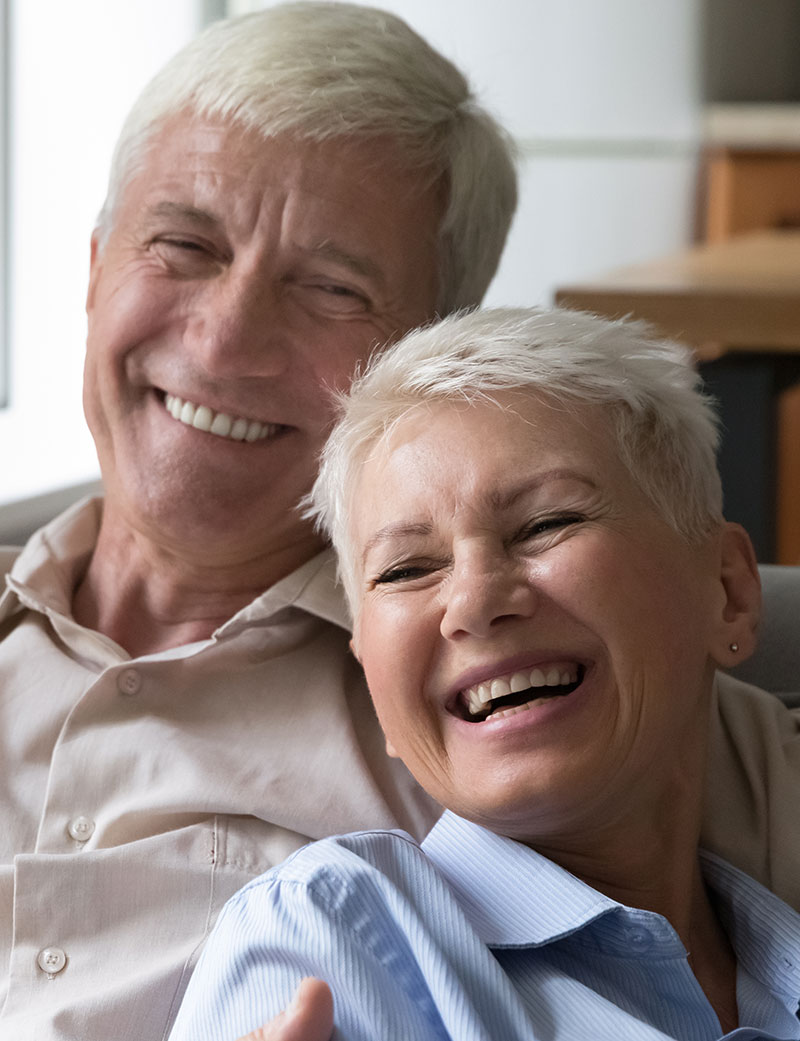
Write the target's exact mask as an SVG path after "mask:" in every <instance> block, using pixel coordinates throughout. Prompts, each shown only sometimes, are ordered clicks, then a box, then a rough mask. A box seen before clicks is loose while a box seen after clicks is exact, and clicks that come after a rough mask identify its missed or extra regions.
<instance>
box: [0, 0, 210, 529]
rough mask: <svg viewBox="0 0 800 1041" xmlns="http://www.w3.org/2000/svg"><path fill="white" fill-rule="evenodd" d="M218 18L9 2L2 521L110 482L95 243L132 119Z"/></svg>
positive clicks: (1, 166)
mask: <svg viewBox="0 0 800 1041" xmlns="http://www.w3.org/2000/svg"><path fill="white" fill-rule="evenodd" d="M208 5H209V0H170V2H169V3H164V0H129V2H128V0H125V2H123V0H115V2H113V3H109V2H108V0H81V2H80V3H77V4H76V3H64V0H36V2H33V0H0V15H1V16H2V19H3V23H2V25H0V31H1V32H2V38H1V39H0V61H2V62H3V67H4V75H5V80H4V81H3V80H0V83H3V87H2V97H3V98H4V99H5V103H4V107H3V105H2V104H0V126H2V127H4V128H5V129H4V134H5V136H4V138H2V144H1V145H0V148H2V149H3V153H4V154H3V155H2V156H0V171H1V172H0V178H2V181H3V182H4V184H5V188H4V190H3V194H2V195H0V199H5V201H6V203H7V205H6V208H5V224H4V226H3V227H2V229H0V230H1V231H2V237H1V240H2V245H1V246H0V249H1V250H2V251H3V252H2V253H0V257H2V259H0V264H1V265H2V266H3V267H4V269H5V270H4V275H5V277H3V272H0V292H4V293H5V304H7V305H8V306H3V302H2V301H0V337H3V338H4V340H5V347H6V359H5V361H3V359H2V353H3V347H2V345H0V368H2V370H3V371H4V374H5V380H4V383H5V387H4V391H5V393H4V395H3V399H1V400H2V403H0V453H1V454H2V463H1V464H0V513H2V510H3V507H4V505H6V504H12V503H20V502H26V501H28V500H34V499H36V498H37V497H40V496H41V495H42V493H45V492H53V491H56V490H59V489H69V488H71V487H73V486H78V487H82V486H85V485H86V484H87V483H90V482H92V481H93V480H95V479H96V478H97V460H96V457H95V453H94V445H93V443H92V440H91V438H90V436H89V433H88V431H87V430H86V425H85V422H84V418H83V412H82V408H81V375H82V368H83V350H84V342H85V338H86V328H85V313H84V298H85V294H86V284H87V278H88V270H89V237H90V234H91V230H92V227H93V225H94V220H95V217H96V215H97V212H98V210H99V208H100V206H101V204H102V202H103V197H104V195H105V187H106V177H107V174H108V166H109V162H110V158H111V151H112V149H113V145H114V141H115V140H116V136H117V133H118V132H119V128H120V126H121V123H122V120H123V118H124V116H125V113H126V112H127V110H128V109H129V108H130V105H131V103H132V102H133V100H134V98H135V97H136V95H137V94H138V93H139V91H140V90H141V88H142V87H143V86H144V84H145V82H146V81H147V80H148V79H149V78H150V77H151V76H152V75H153V73H154V72H155V71H156V70H157V69H158V68H159V67H160V66H161V65H163V64H164V62H165V61H166V60H167V59H168V58H169V57H170V56H171V55H172V54H174V53H175V51H177V50H178V49H179V48H180V47H181V46H182V45H183V44H184V43H185V42H186V41H187V40H189V39H190V38H191V37H192V36H193V35H194V34H195V33H196V32H197V31H198V30H199V29H200V28H201V26H202V24H203V21H204V19H205V18H207V16H208V12H209V11H211V9H212V8H211V7H210V6H208ZM3 51H4V52H5V53H4V54H3V53H2V52H3ZM3 116H4V117H5V118H3ZM0 219H2V218H1V217H0ZM2 531H3V524H2V517H0V535H2ZM2 541H3V539H2V537H0V542H2Z"/></svg>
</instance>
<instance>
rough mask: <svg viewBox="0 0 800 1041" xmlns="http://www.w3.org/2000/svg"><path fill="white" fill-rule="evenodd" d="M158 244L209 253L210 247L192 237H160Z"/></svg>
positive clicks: (191, 251)
mask: <svg viewBox="0 0 800 1041" xmlns="http://www.w3.org/2000/svg"><path fill="white" fill-rule="evenodd" d="M158 244H160V245H161V246H166V247H167V249H170V248H171V249H176V250H183V251H185V252H187V253H207V252H208V247H207V246H205V245H204V244H203V243H202V242H195V241H193V240H192V239H159V240H158Z"/></svg>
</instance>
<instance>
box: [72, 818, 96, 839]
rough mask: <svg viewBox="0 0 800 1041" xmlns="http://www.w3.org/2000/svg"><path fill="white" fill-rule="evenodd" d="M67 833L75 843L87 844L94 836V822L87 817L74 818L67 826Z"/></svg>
mask: <svg viewBox="0 0 800 1041" xmlns="http://www.w3.org/2000/svg"><path fill="white" fill-rule="evenodd" d="M67 831H68V832H69V834H70V835H71V836H72V838H73V839H75V841H76V842H88V840H89V839H90V838H91V837H92V835H93V834H94V821H93V820H89V818H88V817H75V818H74V819H73V820H71V821H70V822H69V824H68V825H67Z"/></svg>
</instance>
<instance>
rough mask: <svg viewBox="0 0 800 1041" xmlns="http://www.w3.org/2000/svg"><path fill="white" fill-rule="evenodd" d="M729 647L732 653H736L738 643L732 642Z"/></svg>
mask: <svg viewBox="0 0 800 1041" xmlns="http://www.w3.org/2000/svg"><path fill="white" fill-rule="evenodd" d="M730 648H731V650H732V651H733V653H734V654H736V652H737V651H738V650H739V644H738V643H732V644H731V645H730Z"/></svg>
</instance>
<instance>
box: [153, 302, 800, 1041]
mask: <svg viewBox="0 0 800 1041" xmlns="http://www.w3.org/2000/svg"><path fill="white" fill-rule="evenodd" d="M716 437H717V435H716V427H715V420H714V416H713V413H712V409H711V407H710V405H709V403H708V402H707V401H706V400H705V399H704V398H703V397H702V396H701V394H700V393H699V391H698V388H697V380H696V376H695V374H694V372H693V370H692V367H691V364H690V362H689V360H688V358H687V356H686V354H685V352H684V351H683V350H682V349H680V348H678V347H677V346H675V345H673V344H670V343H664V342H655V341H653V340H651V339H649V338H647V336H646V335H645V334H644V333H643V332H642V330H641V329H640V328H639V327H638V326H636V325H631V324H621V323H608V322H603V321H600V320H598V319H594V318H591V317H588V316H586V315H578V314H570V313H568V312H534V311H505V312H485V313H482V314H481V313H476V314H472V315H468V316H464V317H460V318H456V319H450V320H447V321H445V322H443V323H441V324H440V325H438V326H436V327H432V328H430V329H427V330H423V331H421V332H418V333H414V334H411V336H409V337H407V338H406V340H405V341H404V342H403V343H402V344H400V345H398V346H397V347H395V348H393V349H392V350H390V351H389V352H387V353H386V354H384V355H383V357H382V358H381V359H380V360H378V361H377V363H376V364H375V365H374V366H373V367H372V368H371V369H370V370H369V371H368V372H367V373H366V375H365V376H363V377H362V378H361V379H360V380H359V381H358V382H357V383H356V384H355V385H354V387H353V389H352V391H351V395H350V397H349V400H348V402H347V404H346V409H345V411H344V415H343V418H342V420H341V422H340V423H339V425H338V427H337V428H336V430H335V432H334V434H333V436H332V438H331V440H330V442H329V444H328V446H327V448H326V452H325V458H324V463H323V468H322V472H321V476H320V478H319V480H318V482H317V484H316V487H315V490H314V493H313V510H314V512H315V513H316V515H317V517H318V518H319V520H320V522H321V524H322V525H323V527H324V529H325V530H326V531H327V532H328V533H329V534H330V536H331V538H332V540H333V543H334V545H335V546H336V548H337V550H338V552H339V555H340V567H341V574H342V579H343V582H344V585H345V589H346V592H347V595H348V597H349V600H350V604H351V607H352V611H353V619H354V636H353V649H354V651H355V653H356V655H357V656H358V658H359V659H360V661H361V662H362V664H363V667H364V670H365V673H366V676H367V680H368V682H369V686H370V690H371V692H372V696H373V699H374V702H375V708H376V711H377V714H378V717H379V719H380V722H381V725H382V727H383V730H384V732H385V735H386V741H387V745H388V747H389V750H390V752H391V753H392V754H393V755H397V756H400V757H401V758H402V759H403V760H404V761H405V763H406V764H407V765H408V766H409V768H410V769H411V771H412V773H413V774H414V775H415V777H416V778H417V780H419V781H420V783H421V784H422V785H423V787H424V788H425V789H426V790H427V791H428V792H429V793H430V794H431V795H433V796H434V797H435V798H436V799H437V800H438V801H439V802H440V803H442V804H443V805H444V806H445V807H446V808H447V812H445V814H444V816H443V817H442V819H441V820H440V822H439V823H438V824H437V825H436V826H435V828H434V829H433V831H432V832H431V834H430V836H429V837H428V838H427V839H426V841H425V842H424V843H423V844H422V847H421V848H420V847H419V846H418V845H416V844H415V843H414V842H412V841H411V839H410V838H409V837H408V836H405V835H403V834H399V833H394V832H393V833H387V832H369V833H362V834H357V835H351V836H345V837H341V838H335V839H328V840H325V841H323V842H319V843H316V844H313V845H310V846H308V847H306V848H305V849H303V850H301V851H300V852H299V853H297V854H295V855H294V856H293V857H292V858H291V859H290V860H289V861H288V862H286V863H285V864H284V865H283V866H281V867H279V868H277V869H275V870H273V871H272V872H270V873H269V874H267V875H265V876H263V877H262V878H261V879H260V880H257V881H256V882H254V883H252V884H251V885H249V886H248V887H247V888H246V889H244V890H243V891H242V892H241V893H240V894H239V895H238V896H237V897H235V898H234V899H233V900H232V901H231V902H230V903H229V905H228V906H227V908H226V910H225V911H224V913H223V915H222V918H221V919H220V921H219V923H218V925H217V927H216V930H215V932H214V934H213V936H212V938H211V941H210V943H209V945H208V947H207V948H206V950H205V952H204V954H203V956H202V958H201V960H200V964H199V967H198V969H197V971H196V972H195V974H194V976H193V978H192V980H191V983H190V985H189V989H188V992H187V998H186V1003H185V1005H184V1008H183V1011H182V1013H181V1015H180V1016H179V1018H178V1024H177V1028H176V1031H175V1034H174V1035H173V1037H174V1038H175V1039H176V1041H178V1039H179V1041H187V1039H198V1041H199V1039H201V1038H206V1037H212V1036H213V1037H216V1038H217V1039H218V1041H224V1039H226V1038H234V1037H236V1036H238V1035H239V1034H242V1033H245V1032H246V1031H247V1030H249V1029H252V1028H253V1027H254V1026H256V1025H257V1024H259V1023H261V1022H262V1021H264V1020H265V1019H267V1018H269V1017H270V1016H271V1015H273V1014H274V1013H275V1012H276V1011H278V1010H279V1009H280V1008H281V1007H283V1006H284V1005H285V1004H286V1003H287V1002H288V1001H289V999H290V997H291V994H292V991H293V989H294V987H295V986H296V983H297V981H298V980H299V979H300V978H301V977H302V976H307V975H315V976H321V977H323V978H324V979H326V980H328V981H329V982H330V984H331V988H332V991H333V996H334V1003H335V1009H336V1024H337V1028H338V1030H339V1031H340V1034H337V1035H336V1036H342V1037H346V1038H349V1039H352V1041H355V1039H364V1041H366V1039H374V1041H394V1039H396V1041H401V1039H402V1041H411V1039H420V1041H423V1039H424V1041H429V1039H433V1038H437V1039H439V1038H450V1039H452V1041H478V1039H481V1041H490V1039H491V1041H516V1039H520V1041H521V1039H523V1038H525V1039H530V1038H536V1039H547V1041H566V1039H569V1041H586V1039H587V1038H592V1039H608V1041H612V1039H613V1041H621V1039H631V1041H633V1039H635V1041H643V1039H656V1038H658V1039H664V1038H677V1039H686V1041H689V1039H691V1041H711V1039H717V1038H720V1037H722V1036H723V1035H727V1034H729V1033H730V1032H731V1031H735V1030H736V1028H737V1027H741V1028H743V1029H741V1030H740V1031H739V1032H738V1033H735V1034H734V1035H732V1036H735V1037H737V1038H741V1039H742V1041H744V1039H745V1038H747V1039H754V1038H765V1039H766V1038H780V1039H789V1038H800V1022H799V1021H798V1019H797V1017H796V1015H795V1013H796V1012H797V1008H798V999H799V998H800V915H798V914H797V913H796V912H795V911H794V910H792V909H791V908H790V907H789V906H788V905H786V904H784V903H783V902H782V901H781V900H780V899H778V898H777V897H776V896H775V895H773V894H772V893H770V892H768V891H767V890H766V889H765V888H763V887H762V886H761V885H759V884H758V883H757V882H755V881H754V880H753V879H751V878H749V877H748V876H747V875H744V874H742V873H741V872H740V871H738V870H736V869H735V868H733V867H732V866H731V865H730V864H728V863H726V862H725V861H724V860H722V859H720V858H719V857H716V856H713V855H710V854H707V853H705V852H703V851H702V850H701V849H700V848H699V834H700V820H701V803H702V793H703V787H704V774H705V764H706V758H707V746H708V736H709V727H710V720H711V707H712V699H713V697H714V687H715V670H716V669H717V667H719V666H723V667H724V666H730V665H732V664H734V663H736V662H738V661H740V660H742V659H743V658H744V657H745V656H747V655H748V654H749V653H750V652H751V650H752V648H753V646H754V640H755V637H754V630H755V621H756V618H757V613H758V604H759V585H758V578H757V571H756V567H755V563H754V558H753V553H752V550H751V547H750V542H749V540H748V538H747V535H746V534H745V532H744V531H743V530H742V529H741V528H739V527H738V526H736V525H733V524H728V523H725V521H724V520H723V517H722V513H721V493H720V484H719V479H718V476H717V472H716V468H715V462H714V454H715V446H716Z"/></svg>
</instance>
